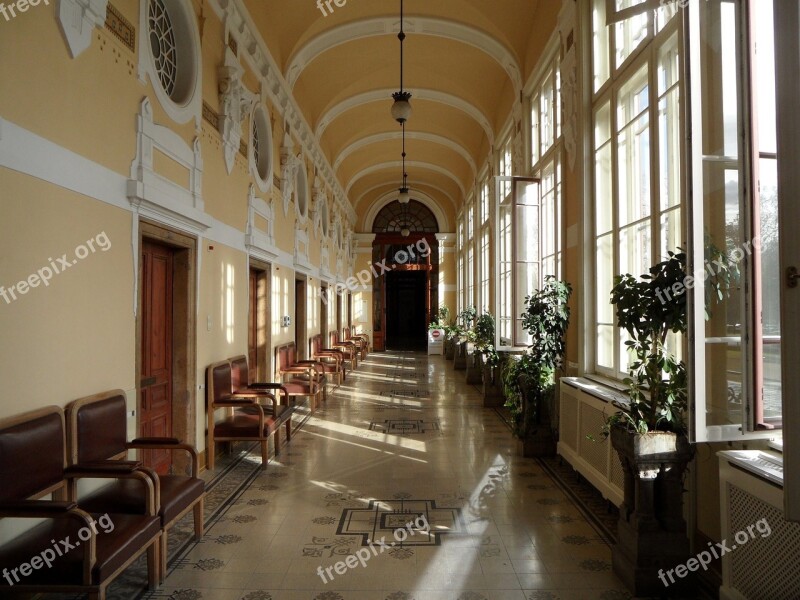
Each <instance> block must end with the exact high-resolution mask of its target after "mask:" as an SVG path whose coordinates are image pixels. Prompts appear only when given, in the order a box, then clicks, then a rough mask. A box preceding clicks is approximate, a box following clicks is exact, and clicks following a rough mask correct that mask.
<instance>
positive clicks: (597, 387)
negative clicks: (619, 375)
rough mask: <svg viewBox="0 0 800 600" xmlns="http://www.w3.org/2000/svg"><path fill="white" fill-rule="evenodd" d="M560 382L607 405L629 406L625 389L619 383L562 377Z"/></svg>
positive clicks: (595, 377) (596, 379) (599, 379)
mask: <svg viewBox="0 0 800 600" xmlns="http://www.w3.org/2000/svg"><path fill="white" fill-rule="evenodd" d="M561 382H562V383H565V384H567V385H570V386H572V387H574V388H577V389H579V390H581V391H582V392H586V393H587V394H589V395H590V396H593V397H595V398H597V399H599V400H603V401H605V402H609V403H618V404H630V402H629V400H628V394H627V393H626V392H625V390H626V388H625V387H624V386H623V385H621V384H620V383H619V382H615V381H613V380H611V379H603V378H600V377H597V376H594V375H593V376H591V378H590V377H588V376H587V377H562V378H561Z"/></svg>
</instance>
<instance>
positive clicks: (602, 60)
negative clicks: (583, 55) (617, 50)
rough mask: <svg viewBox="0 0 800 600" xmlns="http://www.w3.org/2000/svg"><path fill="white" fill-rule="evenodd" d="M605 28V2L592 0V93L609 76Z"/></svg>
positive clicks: (601, 85) (606, 29)
mask: <svg viewBox="0 0 800 600" xmlns="http://www.w3.org/2000/svg"><path fill="white" fill-rule="evenodd" d="M608 32H609V28H608V27H607V26H606V0H594V6H593V10H592V56H593V63H594V91H595V92H596V91H597V90H599V89H600V88H601V87H603V85H604V84H605V82H606V81H608V77H609V75H610V70H609V64H608V38H609V35H608Z"/></svg>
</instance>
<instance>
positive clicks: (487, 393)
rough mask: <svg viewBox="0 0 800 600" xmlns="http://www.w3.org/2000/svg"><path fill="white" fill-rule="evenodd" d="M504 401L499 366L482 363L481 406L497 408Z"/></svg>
mask: <svg viewBox="0 0 800 600" xmlns="http://www.w3.org/2000/svg"><path fill="white" fill-rule="evenodd" d="M505 402H506V399H505V397H504V396H503V381H502V380H501V379H500V367H490V366H489V365H487V364H485V363H484V365H483V406H484V407H485V408H497V407H499V406H503V405H504V404H505Z"/></svg>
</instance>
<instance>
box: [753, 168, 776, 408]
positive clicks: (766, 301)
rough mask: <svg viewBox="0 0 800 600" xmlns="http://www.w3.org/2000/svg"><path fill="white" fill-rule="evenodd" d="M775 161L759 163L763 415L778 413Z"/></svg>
mask: <svg viewBox="0 0 800 600" xmlns="http://www.w3.org/2000/svg"><path fill="white" fill-rule="evenodd" d="M777 163H778V161H777V160H775V159H761V161H760V162H759V183H760V190H761V194H760V206H759V207H758V216H757V218H758V221H759V228H760V238H761V244H760V245H761V249H760V251H759V257H760V266H761V269H760V272H761V282H760V290H759V291H760V295H761V330H762V331H761V333H762V339H763V345H764V347H763V353H762V354H763V357H762V369H763V370H762V373H763V398H764V415H763V416H764V418H765V419H769V418H770V417H771V418H777V417H780V416H781V321H780V318H781V315H780V289H781V285H782V281H781V272H780V265H779V262H778V260H779V257H778V241H779V237H778V164H777Z"/></svg>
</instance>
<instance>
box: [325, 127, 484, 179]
mask: <svg viewBox="0 0 800 600" xmlns="http://www.w3.org/2000/svg"><path fill="white" fill-rule="evenodd" d="M402 136H403V134H402V132H401V131H387V132H385V133H377V134H375V135H370V136H367V137H364V138H361V139H360V140H357V141H355V142H353V143H352V144H350V145H349V146H347V147H346V148H344V149H343V150H342V151H341V152H340V153H339V155H338V156H337V157H336V160H335V161H334V163H333V170H334V171H336V170H338V168H339V167H340V166H341V165H342V163H343V162H344V161H345V159H347V157H348V156H350V155H351V154H352V153H353V152H355V151H356V150H359V149H361V148H365V147H367V146H370V145H372V144H377V143H380V142H385V141H387V140H400V139H402ZM406 139H407V140H421V141H423V142H430V143H432V144H438V145H440V146H445V147H447V148H449V149H450V150H453V151H454V152H457V153H458V154H459V155H461V157H462V158H463V159H464V160H465V161H467V163H469V166H470V169H471V170H472V174H473V175H475V174H476V173H477V171H478V168H477V165H476V164H475V159H473V158H472V156H471V155H470V153H469V151H468V150H467V149H466V148H464V146H462V145H461V144H458V143H456V142H454V141H453V140H451V139H450V138H446V137H444V136H442V135H437V134H435V133H425V132H422V131H406Z"/></svg>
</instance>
